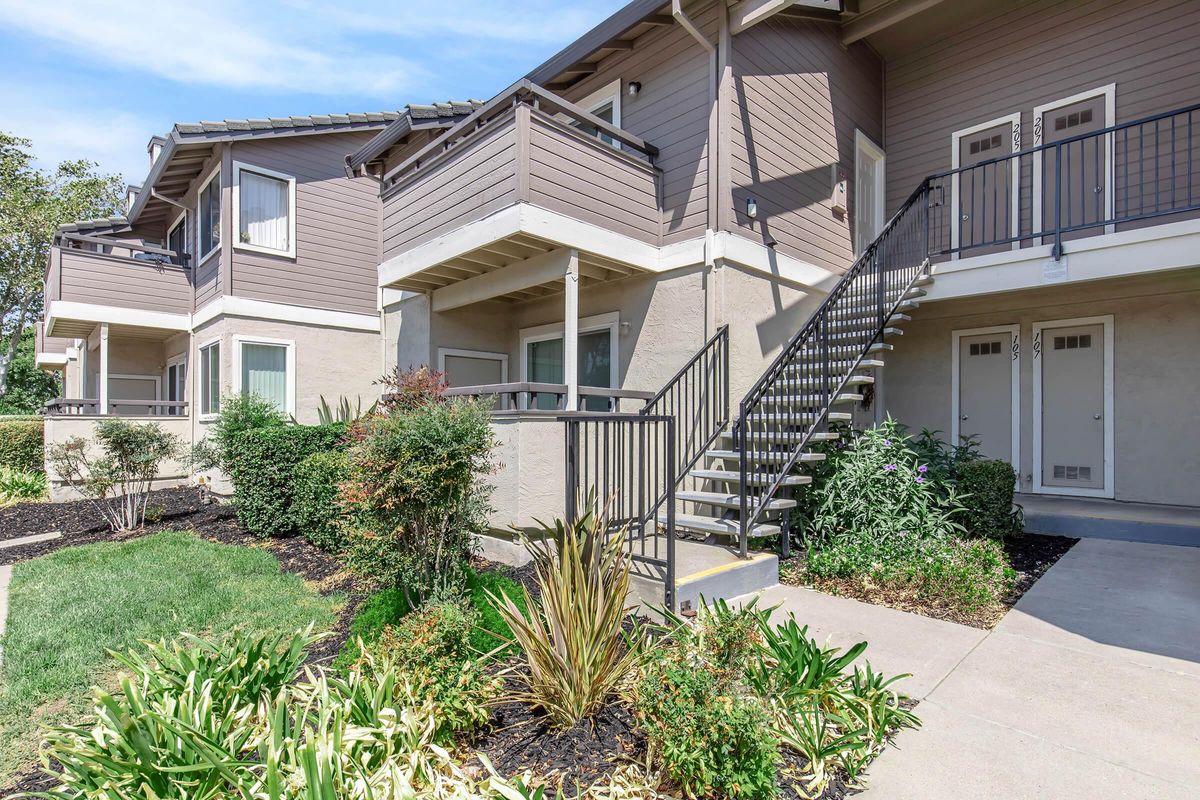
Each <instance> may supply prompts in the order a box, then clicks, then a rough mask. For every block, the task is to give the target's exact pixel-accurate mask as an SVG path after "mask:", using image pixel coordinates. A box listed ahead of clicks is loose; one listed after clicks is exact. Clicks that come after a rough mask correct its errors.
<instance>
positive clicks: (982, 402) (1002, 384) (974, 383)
mask: <svg viewBox="0 0 1200 800" xmlns="http://www.w3.org/2000/svg"><path fill="white" fill-rule="evenodd" d="M955 338H956V339H957V341H958V347H957V358H958V379H957V381H956V385H957V388H956V392H957V395H956V400H957V405H956V407H955V413H956V414H957V418H956V419H955V424H954V426H953V427H952V429H951V430H952V433H953V434H954V436H953V439H954V442H953V443H954V444H958V443H959V442H960V441H961V437H973V439H974V441H975V443H976V444H977V445H978V446H979V452H980V454H981V455H983V456H984V457H985V458H995V459H999V460H1001V461H1007V462H1008V463H1009V464H1012V465H1014V467H1017V465H1018V462H1019V459H1018V457H1017V449H1018V444H1017V442H1018V438H1017V432H1018V431H1019V429H1020V426H1019V425H1018V423H1017V409H1018V408H1019V395H1018V393H1017V387H1018V383H1017V382H1018V380H1019V376H1018V371H1017V367H1016V365H1017V359H1018V354H1019V348H1018V347H1017V344H1016V340H1017V331H1016V330H1015V328H1007V327H1005V328H990V329H983V330H975V331H961V332H957V333H956V335H955Z"/></svg>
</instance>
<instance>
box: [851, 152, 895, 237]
mask: <svg viewBox="0 0 1200 800" xmlns="http://www.w3.org/2000/svg"><path fill="white" fill-rule="evenodd" d="M862 152H866V153H867V154H868V155H870V156H871V157H872V158H873V159H875V161H876V162H877V163H878V165H879V169H878V171H877V172H876V178H875V183H876V186H875V208H874V212H875V230H876V233H875V236H878V235H879V234H880V233H882V232H883V223H884V216H883V214H884V207H885V202H886V200H885V198H884V193H885V191H886V190H887V153H886V152H885V151H884V149H883V148H882V147H880V146H879V145H877V144H875V142H874V140H873V139H871V137H870V136H867V135H866V134H865V133H863V132H862V131H861V130H859V129H858V128H855V129H854V216H853V217H852V219H854V220H855V229H854V235H855V237H856V238H857V237H858V225H857V220H858V198H859V197H860V196H861V195H862V192H861V191H860V187H859V174H860V170H859V154H860V153H862ZM874 239H875V237H874V236H873V237H871V241H874ZM870 243H871V242H870V241H868V242H866V243H865V244H864V246H863V249H864V250H865V249H866V245H869V244H870ZM855 244H857V242H856V243H855ZM854 249H855V253H854V255H855V256H856V257H857V256H859V255H862V250H860V249H859V248H858V247H855V248H854Z"/></svg>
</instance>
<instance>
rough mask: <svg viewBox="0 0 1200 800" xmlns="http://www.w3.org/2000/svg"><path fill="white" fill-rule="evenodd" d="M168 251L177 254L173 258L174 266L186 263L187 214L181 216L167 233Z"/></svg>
mask: <svg viewBox="0 0 1200 800" xmlns="http://www.w3.org/2000/svg"><path fill="white" fill-rule="evenodd" d="M167 249H168V250H170V251H171V252H173V253H175V255H174V256H172V257H171V263H172V264H180V265H182V264H183V263H184V256H186V255H187V212H184V213H182V214H180V215H179V219H177V220H176V221H175V224H174V225H172V226H171V228H170V230H168V231H167Z"/></svg>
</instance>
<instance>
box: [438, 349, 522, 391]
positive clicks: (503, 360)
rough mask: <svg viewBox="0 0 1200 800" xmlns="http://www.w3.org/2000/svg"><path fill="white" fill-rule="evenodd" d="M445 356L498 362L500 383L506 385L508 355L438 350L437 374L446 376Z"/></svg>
mask: <svg viewBox="0 0 1200 800" xmlns="http://www.w3.org/2000/svg"><path fill="white" fill-rule="evenodd" d="M446 356H451V357H455V356H457V357H458V358H477V359H480V360H482V361H499V362H500V382H501V383H508V353H494V352H491V351H488V350H463V349H461V348H457V347H439V348H438V372H440V373H442V374H443V375H444V374H446Z"/></svg>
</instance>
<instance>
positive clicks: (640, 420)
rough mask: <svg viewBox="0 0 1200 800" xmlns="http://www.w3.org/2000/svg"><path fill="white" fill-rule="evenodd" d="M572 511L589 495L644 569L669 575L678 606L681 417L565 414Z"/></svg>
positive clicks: (667, 586) (667, 597) (670, 594)
mask: <svg viewBox="0 0 1200 800" xmlns="http://www.w3.org/2000/svg"><path fill="white" fill-rule="evenodd" d="M559 421H561V422H563V423H565V426H564V427H565V428H566V518H567V521H568V522H572V521H574V520H575V519H577V518H578V517H579V516H580V513H581V510H582V509H581V506H582V503H584V502H585V501H586V500H587V499H588V498H589V497H590V498H592V499H594V500H595V501H596V502H597V503H600V504H601V506H602V507H601V508H600V509H597V511H598V512H600V513H604V514H605V515H606V519H607V521H608V523H609V531H610V533H616V532H618V531H619V532H621V533H622V535H623V536H624V537H625V552H626V553H627V554H628V555H629V557H630V559H631V560H632V561H633V562H634V570H635V571H636V572H637V573H639V574H643V575H644V574H646V570H649V571H650V577H653V578H655V579H657V580H661V581H662V582H663V601H664V603H665V604H666V606H667V608H671V609H674V608H675V483H676V474H675V463H676V456H675V419H674V418H673V417H669V416H665V415H653V414H586V413H575V414H566V415H563V416H561V417H559Z"/></svg>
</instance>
